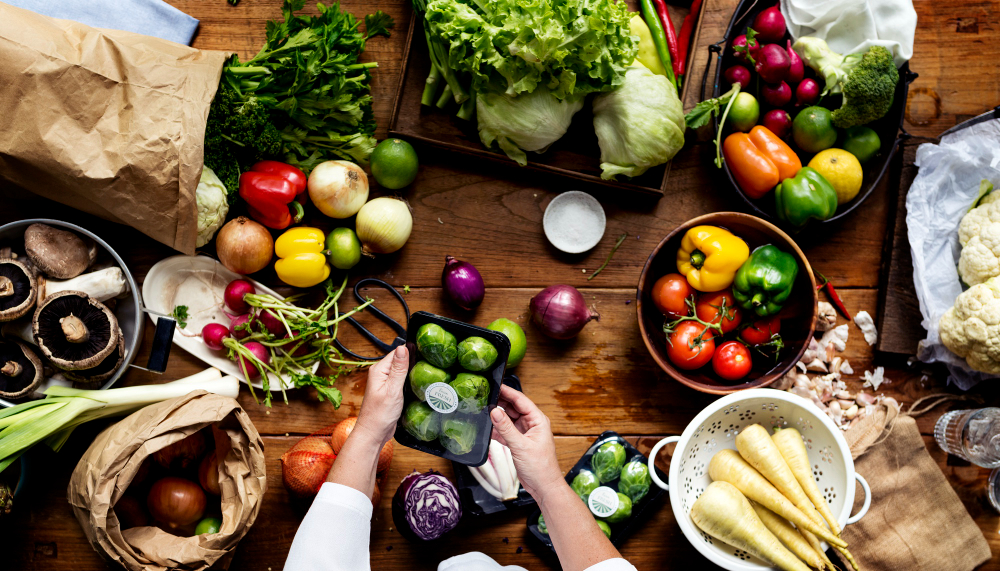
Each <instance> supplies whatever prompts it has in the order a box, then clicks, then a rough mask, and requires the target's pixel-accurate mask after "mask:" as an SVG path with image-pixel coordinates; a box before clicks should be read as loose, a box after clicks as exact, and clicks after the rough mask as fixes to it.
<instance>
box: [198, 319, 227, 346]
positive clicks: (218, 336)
mask: <svg viewBox="0 0 1000 571" xmlns="http://www.w3.org/2000/svg"><path fill="white" fill-rule="evenodd" d="M226 337H229V328H228V327H226V326H225V325H222V324H221V323H209V324H208V325H206V326H205V327H203V328H202V330H201V339H202V341H204V342H205V345H208V348H209V349H211V350H213V351H219V350H221V349H222V340H223V339H225V338H226Z"/></svg>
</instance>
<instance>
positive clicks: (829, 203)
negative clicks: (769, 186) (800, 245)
mask: <svg viewBox="0 0 1000 571" xmlns="http://www.w3.org/2000/svg"><path fill="white" fill-rule="evenodd" d="M774 209H775V211H777V213H778V218H780V219H781V220H784V221H785V222H788V223H789V224H790V225H792V226H794V227H796V228H800V227H802V226H805V224H806V222H809V219H810V218H815V219H816V220H827V219H828V218H832V217H833V215H834V214H836V213H837V191H836V190H834V189H833V186H831V185H830V183H829V182H828V181H827V180H826V178H824V177H823V175H821V174H819V172H818V171H817V170H816V169H813V168H810V167H802V168H801V169H799V172H798V173H796V174H795V176H793V177H792V178H786V179H785V180H783V181H781V182H780V183H778V186H776V187H774Z"/></svg>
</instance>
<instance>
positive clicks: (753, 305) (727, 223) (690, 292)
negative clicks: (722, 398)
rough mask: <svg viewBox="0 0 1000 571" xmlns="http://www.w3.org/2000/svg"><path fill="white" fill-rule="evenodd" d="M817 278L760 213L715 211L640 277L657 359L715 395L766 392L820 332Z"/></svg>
mask: <svg viewBox="0 0 1000 571" xmlns="http://www.w3.org/2000/svg"><path fill="white" fill-rule="evenodd" d="M816 303H817V293H816V278H815V277H814V276H813V271H812V268H811V267H810V265H809V261H808V260H807V259H806V257H805V255H804V254H803V253H802V250H800V249H799V247H798V245H796V244H795V242H794V241H793V240H792V239H791V238H790V237H789V236H788V234H785V233H784V232H783V231H781V230H780V229H779V228H778V227H776V226H775V225H773V224H771V223H770V222H767V221H764V220H762V219H760V218H757V217H756V216H751V215H749V214H743V213H739V212H715V213H712V214H706V215H704V216H699V217H698V218H694V219H692V220H689V221H687V222H685V223H684V224H682V225H681V226H679V227H677V228H676V229H674V231H673V232H671V233H670V234H668V235H667V236H666V237H665V238H664V239H663V240H662V241H661V242H660V243H659V244H658V245H657V246H656V248H655V249H653V252H652V253H651V254H650V255H649V259H647V260H646V265H645V267H644V268H643V269H642V274H641V275H640V276H639V286H638V299H637V300H636V311H637V312H638V318H639V331H640V332H641V334H642V340H643V342H644V343H645V344H646V348H647V349H648V350H649V353H650V355H652V356H653V359H654V360H655V361H656V363H657V364H658V365H659V366H660V368H661V369H663V370H664V371H665V372H666V373H667V374H668V375H670V376H671V377H673V378H674V379H676V380H677V381H679V382H681V383H682V384H684V385H686V386H688V387H691V388H692V389H695V390H696V391H701V392H704V393H711V394H720V395H721V394H729V393H733V392H736V391H740V390H744V389H750V388H760V387H766V386H768V385H770V384H771V383H773V382H774V381H775V380H777V379H778V378H780V377H781V376H783V375H784V374H785V373H787V372H788V371H789V370H790V369H791V368H792V367H794V366H795V363H797V362H798V360H799V359H800V357H801V356H802V353H803V352H804V351H805V349H806V347H807V346H808V344H809V339H810V338H812V336H813V332H814V331H815V328H816Z"/></svg>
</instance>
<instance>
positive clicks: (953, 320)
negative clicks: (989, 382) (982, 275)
mask: <svg viewBox="0 0 1000 571" xmlns="http://www.w3.org/2000/svg"><path fill="white" fill-rule="evenodd" d="M939 326H940V329H941V342H942V343H944V346H945V347H947V348H948V349H949V350H950V351H951V352H952V353H955V354H956V355H958V356H959V357H962V358H964V359H965V361H966V362H967V363H968V364H969V366H970V367H972V368H973V369H975V370H977V371H982V372H984V373H989V374H992V375H1000V277H994V278H990V279H989V280H987V281H986V282H985V283H981V284H977V285H974V286H972V287H971V288H969V289H968V290H966V291H964V292H962V293H961V294H960V295H959V296H958V297H957V298H956V299H955V305H953V306H952V307H951V309H949V310H948V311H946V312H945V314H944V315H942V316H941V321H940V324H939Z"/></svg>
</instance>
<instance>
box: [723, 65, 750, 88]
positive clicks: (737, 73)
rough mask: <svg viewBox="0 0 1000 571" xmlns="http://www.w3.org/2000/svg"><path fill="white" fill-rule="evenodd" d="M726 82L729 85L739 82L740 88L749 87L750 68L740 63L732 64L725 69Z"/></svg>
mask: <svg viewBox="0 0 1000 571" xmlns="http://www.w3.org/2000/svg"><path fill="white" fill-rule="evenodd" d="M725 76H726V82H727V83H728V84H729V85H732V84H734V83H739V84H740V89H746V88H747V87H750V70H749V69H747V68H746V67H744V66H742V65H734V66H731V67H730V68H729V69H727V70H726V73H725Z"/></svg>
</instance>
